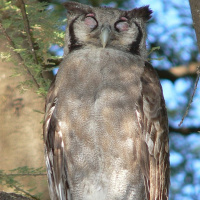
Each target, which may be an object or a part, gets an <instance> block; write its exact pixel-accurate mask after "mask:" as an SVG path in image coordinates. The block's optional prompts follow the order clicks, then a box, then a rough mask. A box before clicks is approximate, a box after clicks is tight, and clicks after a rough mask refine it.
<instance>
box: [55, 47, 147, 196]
mask: <svg viewBox="0 0 200 200" xmlns="http://www.w3.org/2000/svg"><path fill="white" fill-rule="evenodd" d="M92 55H93V56H92ZM74 59H75V58H74V57H72V58H70V59H68V60H66V61H65V62H66V63H65V64H62V66H61V69H60V72H59V73H58V77H59V81H60V80H61V81H60V82H59V81H58V82H57V85H58V88H59V89H58V90H59V91H58V103H57V106H58V107H57V110H59V111H61V110H65V112H58V115H59V116H58V118H60V120H61V121H65V123H66V127H68V128H66V130H65V131H66V132H65V135H66V140H65V146H66V147H67V151H66V154H67V155H66V157H67V159H68V169H69V171H70V174H72V176H71V177H70V178H71V182H72V183H75V182H76V180H79V183H77V184H74V190H76V189H78V188H79V189H80V188H81V189H82V191H90V190H91V191H93V193H92V194H91V196H87V195H90V194H89V193H88V192H86V193H84V194H83V195H84V196H86V197H87V198H86V199H92V198H93V197H95V198H96V196H98V195H99V196H102V195H104V196H105V198H103V196H102V199H115V198H116V197H121V199H129V198H128V197H130V199H131V198H133V197H134V195H136V193H135V192H134V191H136V190H138V191H139V190H143V189H144V188H143V185H142V183H140V184H139V186H138V183H137V184H136V182H137V181H136V180H138V181H140V182H141V180H142V178H141V172H140V169H139V168H138V166H137V162H136V151H135V148H136V141H134V134H136V133H135V132H136V131H137V130H136V129H135V126H134V125H135V123H136V118H135V103H136V102H137V99H138V98H139V94H140V90H141V84H140V77H141V73H142V70H143V69H142V67H140V66H138V64H137V63H136V61H135V60H134V58H133V57H131V56H130V57H127V56H126V55H124V54H122V55H121V54H119V52H118V54H117V55H116V52H113V51H111V52H110V51H98V52H96V53H91V52H90V53H88V52H87V53H86V52H85V54H83V55H80V56H79V57H78V59H76V60H74ZM91 188H93V189H91ZM105 188H106V191H105ZM94 191H95V192H94ZM92 195H93V196H92ZM95 195H96V196H95ZM89 197H91V198H89ZM95 198H93V199H95ZM135 199H137V198H135Z"/></svg>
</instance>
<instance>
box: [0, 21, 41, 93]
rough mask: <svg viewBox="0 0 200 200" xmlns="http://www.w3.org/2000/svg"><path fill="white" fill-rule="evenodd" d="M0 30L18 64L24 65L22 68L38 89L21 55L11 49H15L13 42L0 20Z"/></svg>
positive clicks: (38, 86)
mask: <svg viewBox="0 0 200 200" xmlns="http://www.w3.org/2000/svg"><path fill="white" fill-rule="evenodd" d="M0 30H1V31H2V33H3V35H4V36H5V37H6V39H7V41H8V43H9V45H10V46H11V47H12V51H13V54H14V55H15V56H16V57H17V58H18V59H19V62H20V64H21V65H22V66H23V67H24V69H25V70H26V71H27V73H28V75H29V76H30V77H31V79H32V80H33V82H34V83H35V85H36V86H37V88H38V89H39V88H40V85H39V84H38V82H37V80H36V79H35V77H34V76H33V74H32V73H31V71H30V70H29V68H28V67H27V66H26V65H25V64H24V60H23V58H22V57H21V55H20V54H19V53H17V52H16V51H14V50H13V49H16V47H15V44H14V42H13V41H12V39H11V38H10V36H9V35H8V34H7V32H6V30H5V29H4V28H3V25H2V23H1V22H0Z"/></svg>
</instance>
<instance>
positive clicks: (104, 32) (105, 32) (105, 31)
mask: <svg viewBox="0 0 200 200" xmlns="http://www.w3.org/2000/svg"><path fill="white" fill-rule="evenodd" d="M110 32H111V29H110V27H109V26H108V25H106V26H103V27H102V29H101V35H100V39H101V44H102V46H103V48H105V47H106V45H107V43H108V41H109V39H110Z"/></svg>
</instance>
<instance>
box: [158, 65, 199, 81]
mask: <svg viewBox="0 0 200 200" xmlns="http://www.w3.org/2000/svg"><path fill="white" fill-rule="evenodd" d="M198 66H200V63H191V64H189V65H188V66H184V65H182V66H175V67H172V68H170V69H169V70H161V69H156V71H157V73H158V76H159V78H160V79H168V80H170V81H172V82H175V81H176V80H177V79H179V78H184V77H192V78H196V77H197V68H198Z"/></svg>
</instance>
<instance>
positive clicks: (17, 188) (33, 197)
mask: <svg viewBox="0 0 200 200" xmlns="http://www.w3.org/2000/svg"><path fill="white" fill-rule="evenodd" d="M13 187H14V188H15V189H16V190H18V191H20V192H23V193H24V194H26V195H27V196H29V197H31V198H32V199H35V200H40V199H38V198H37V197H35V196H33V195H31V194H29V193H28V192H26V191H25V190H23V189H21V188H19V187H17V186H15V185H13Z"/></svg>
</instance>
